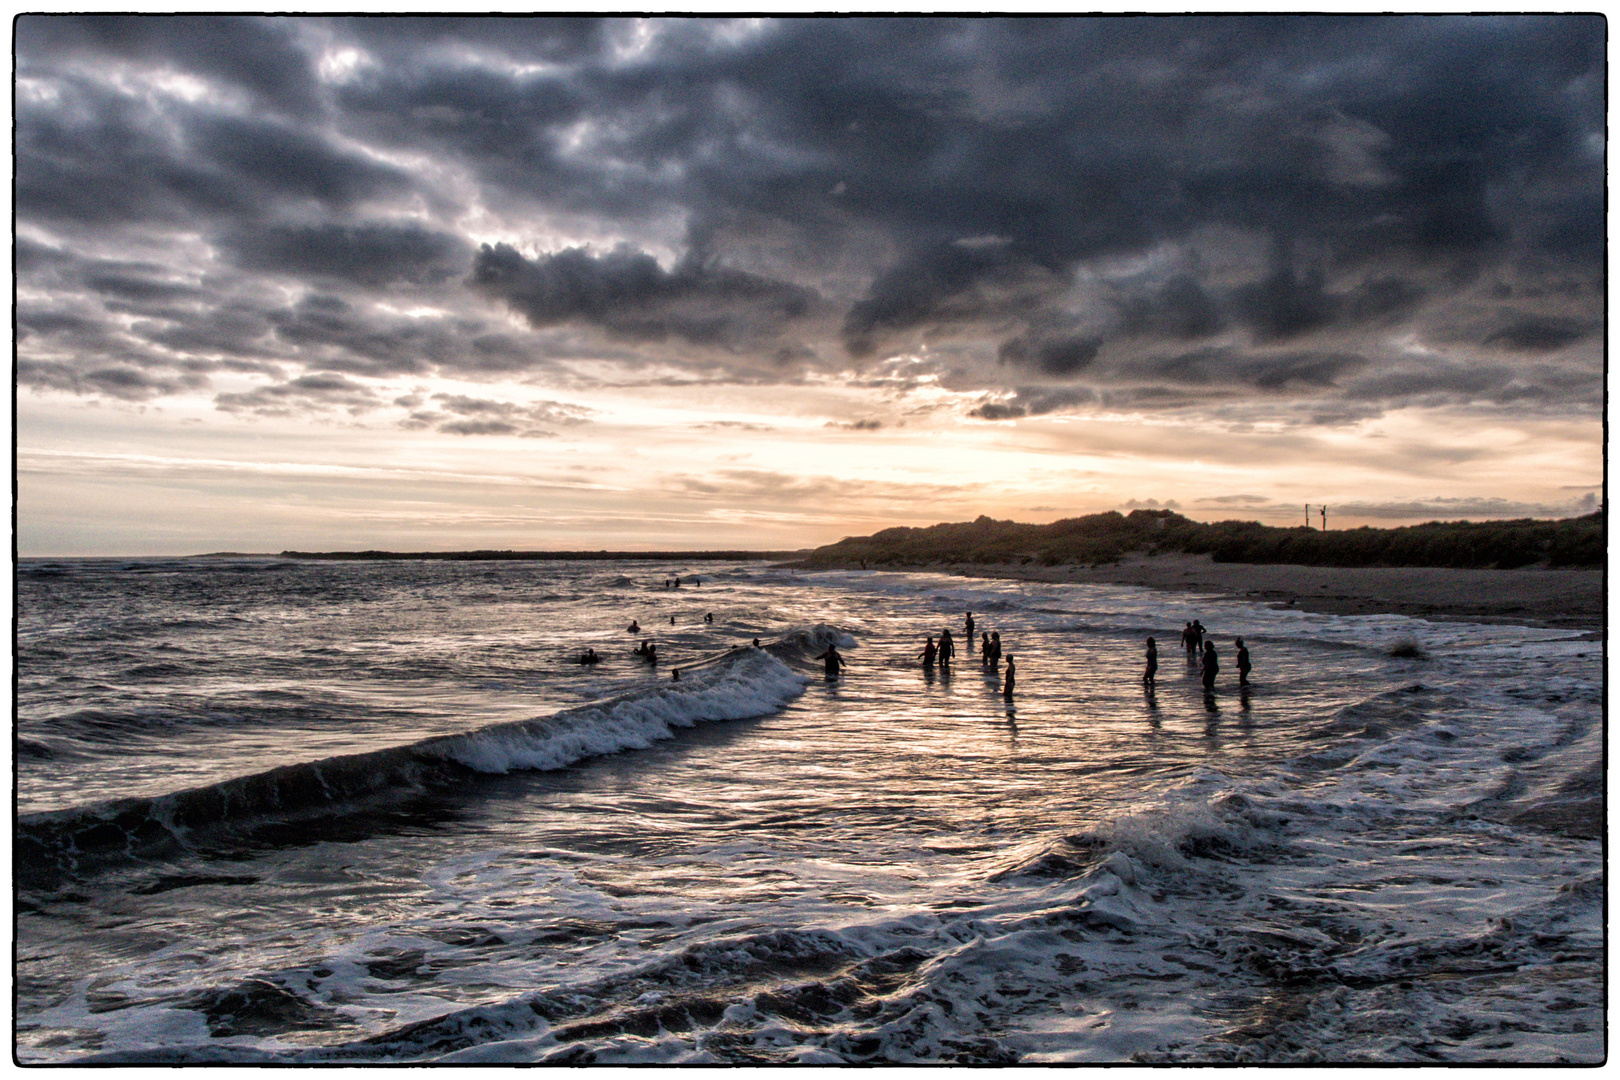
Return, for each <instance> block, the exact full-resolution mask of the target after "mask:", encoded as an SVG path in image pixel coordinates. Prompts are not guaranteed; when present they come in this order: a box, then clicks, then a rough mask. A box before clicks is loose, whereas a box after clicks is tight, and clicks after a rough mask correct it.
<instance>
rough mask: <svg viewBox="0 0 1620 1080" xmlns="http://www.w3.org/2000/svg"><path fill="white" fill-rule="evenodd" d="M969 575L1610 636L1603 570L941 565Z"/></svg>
mask: <svg viewBox="0 0 1620 1080" xmlns="http://www.w3.org/2000/svg"><path fill="white" fill-rule="evenodd" d="M942 569H945V570H946V571H947V572H949V573H955V574H961V575H963V576H965V577H996V578H1012V579H1016V580H1023V581H1063V582H1096V583H1099V584H1110V585H1142V586H1147V587H1149V588H1154V589H1174V590H1178V591H1183V592H1200V593H1210V594H1215V595H1221V596H1233V597H1239V598H1242V599H1246V600H1260V601H1265V602H1269V603H1272V604H1275V605H1278V606H1288V605H1296V606H1298V607H1300V608H1302V609H1304V610H1306V611H1320V612H1323V613H1326V614H1332V615H1367V614H1374V613H1386V614H1396V615H1410V616H1413V617H1416V618H1421V619H1432V620H1466V621H1470V622H1498V623H1514V624H1518V625H1523V626H1547V627H1567V628H1569V629H1572V630H1584V631H1587V632H1588V634H1589V636H1591V637H1592V638H1593V639H1594V640H1600V639H1601V638H1602V636H1603V627H1604V615H1605V611H1606V596H1605V593H1604V587H1603V584H1604V575H1603V572H1602V571H1601V570H1597V569H1587V570H1574V569H1559V570H1550V569H1546V568H1540V567H1531V568H1525V569H1518V570H1452V569H1446V568H1444V567H1407V566H1401V567H1384V566H1380V567H1334V566H1291V565H1255V564H1250V563H1217V562H1215V561H1213V560H1212V559H1211V558H1210V557H1209V556H1208V555H1181V554H1175V555H1154V556H1144V555H1134V556H1129V557H1127V558H1126V559H1124V560H1122V561H1120V562H1118V563H1113V564H1108V565H1102V566H1038V565H1035V564H1033V563H1029V564H1023V565H1013V564H1000V565H995V564H991V565H971V564H966V563H961V564H953V565H948V566H945V567H943V568H942Z"/></svg>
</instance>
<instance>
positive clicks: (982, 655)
mask: <svg viewBox="0 0 1620 1080" xmlns="http://www.w3.org/2000/svg"><path fill="white" fill-rule="evenodd" d="M979 660H980V661H981V662H982V663H983V664H984V666H985V667H989V666H990V631H988V630H986V631H985V632H984V633H983V634H982V635H980V637H979Z"/></svg>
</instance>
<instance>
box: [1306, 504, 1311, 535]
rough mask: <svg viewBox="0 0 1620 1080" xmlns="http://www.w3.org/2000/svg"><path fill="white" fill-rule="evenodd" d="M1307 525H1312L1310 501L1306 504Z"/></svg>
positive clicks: (1308, 526)
mask: <svg viewBox="0 0 1620 1080" xmlns="http://www.w3.org/2000/svg"><path fill="white" fill-rule="evenodd" d="M1305 527H1306V528H1307V529H1308V528H1310V527H1311V504H1310V503H1306V504H1305Z"/></svg>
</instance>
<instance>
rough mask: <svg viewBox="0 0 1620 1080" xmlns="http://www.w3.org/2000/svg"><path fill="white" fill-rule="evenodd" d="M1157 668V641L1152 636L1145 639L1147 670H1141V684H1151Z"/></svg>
mask: <svg viewBox="0 0 1620 1080" xmlns="http://www.w3.org/2000/svg"><path fill="white" fill-rule="evenodd" d="M1158 670H1159V643H1158V642H1156V641H1154V640H1153V639H1152V638H1148V639H1147V670H1146V671H1144V672H1142V685H1143V686H1147V687H1151V686H1153V680H1154V676H1155V675H1156V674H1157V672H1158Z"/></svg>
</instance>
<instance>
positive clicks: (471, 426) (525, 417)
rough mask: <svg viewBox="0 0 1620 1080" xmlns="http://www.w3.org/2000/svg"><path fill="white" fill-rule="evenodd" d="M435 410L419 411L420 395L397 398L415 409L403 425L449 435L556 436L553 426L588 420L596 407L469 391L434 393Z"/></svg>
mask: <svg viewBox="0 0 1620 1080" xmlns="http://www.w3.org/2000/svg"><path fill="white" fill-rule="evenodd" d="M431 400H432V402H433V403H434V404H435V406H436V407H435V408H434V409H429V410H419V409H417V407H418V406H419V405H421V404H423V398H422V397H421V396H420V395H410V396H407V397H402V398H398V399H396V400H395V402H394V404H396V405H402V406H404V407H406V408H409V409H413V410H417V411H413V412H412V413H411V414H410V415H409V416H408V417H407V418H406V419H405V420H404V421H403V422H402V424H401V426H402V427H405V428H428V427H430V428H433V429H434V430H436V431H440V432H443V433H444V434H447V435H519V436H522V437H524V438H554V437H555V436H556V434H557V432H555V431H553V430H552V428H553V427H568V426H573V425H577V424H584V423H587V422H589V418H590V417H591V416H592V415H593V414H594V412H595V410H593V409H588V408H586V407H584V406H582V405H570V404H567V403H565V402H560V401H536V402H529V403H526V404H518V403H515V402H511V401H496V400H493V399H490V398H475V397H469V396H468V395H466V394H434V395H432V397H431Z"/></svg>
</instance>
